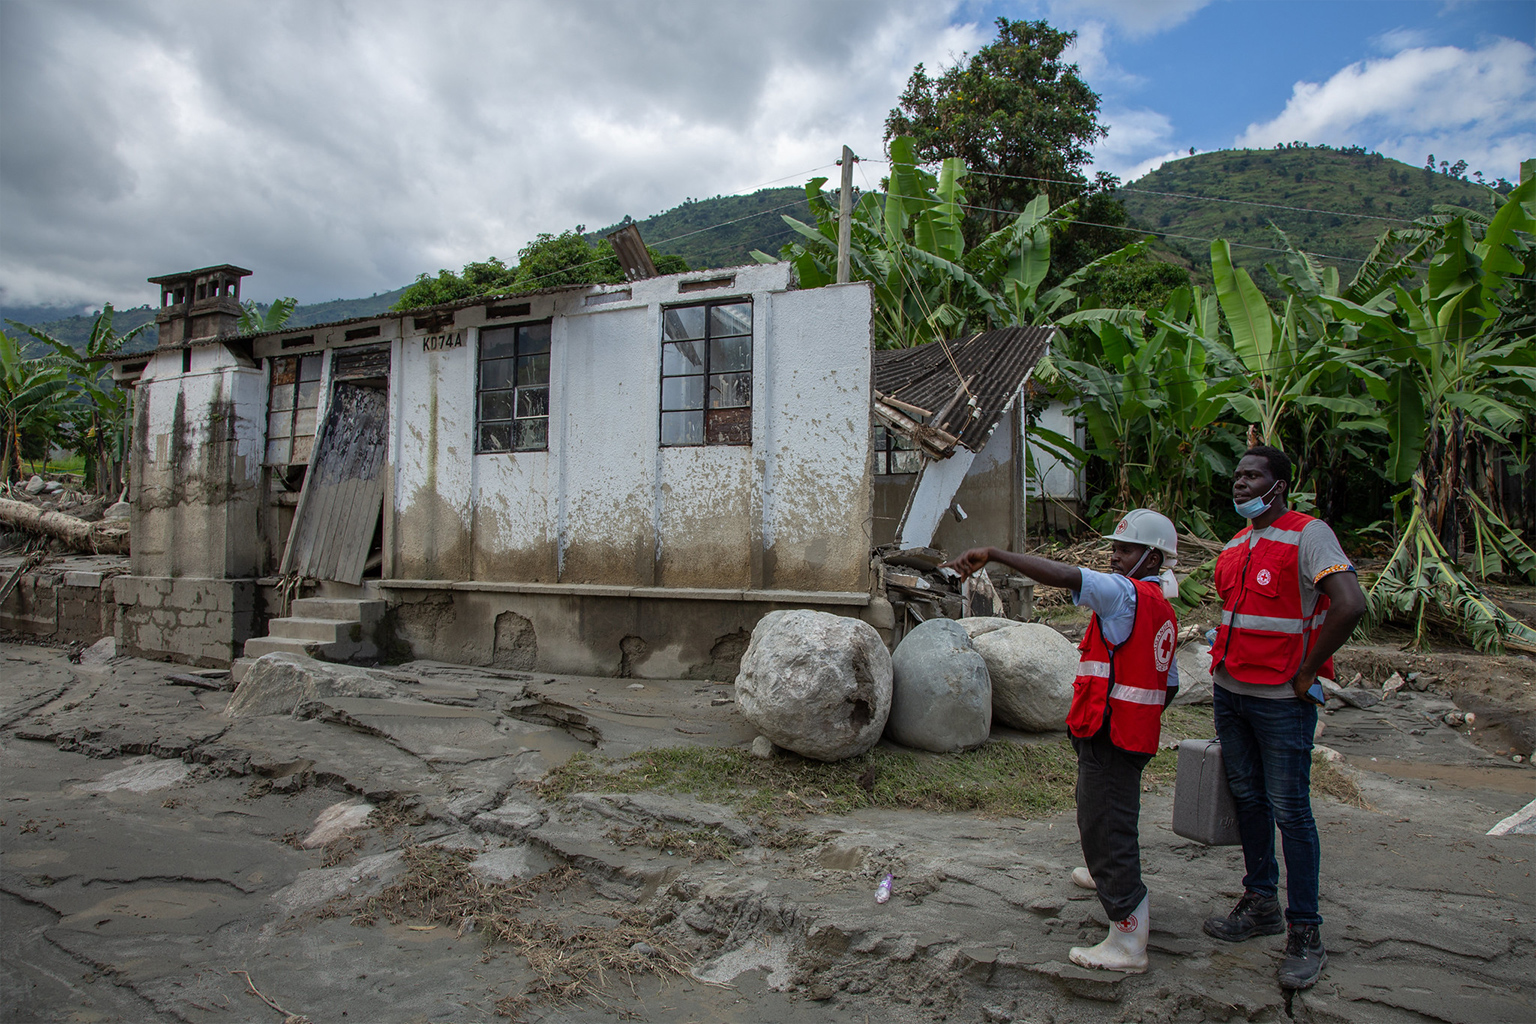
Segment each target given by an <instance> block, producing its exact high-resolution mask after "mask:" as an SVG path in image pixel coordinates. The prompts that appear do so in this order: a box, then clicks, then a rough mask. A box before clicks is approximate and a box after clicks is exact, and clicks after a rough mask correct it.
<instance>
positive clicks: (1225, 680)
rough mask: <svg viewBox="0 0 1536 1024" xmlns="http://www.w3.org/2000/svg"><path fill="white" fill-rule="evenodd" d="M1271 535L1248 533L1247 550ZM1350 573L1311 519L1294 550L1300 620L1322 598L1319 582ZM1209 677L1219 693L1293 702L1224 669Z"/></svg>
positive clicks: (1329, 535) (1283, 691)
mask: <svg viewBox="0 0 1536 1024" xmlns="http://www.w3.org/2000/svg"><path fill="white" fill-rule="evenodd" d="M1271 532H1274V533H1279V532H1282V531H1279V530H1276V529H1275V527H1273V526H1270V527H1266V528H1265V529H1263V530H1252V531H1250V532H1249V534H1248V546H1249V547H1250V548H1251V547H1253V546H1254V545H1255V544H1257V543H1258V542H1259V539H1260V538H1261V537H1265V536H1268V535H1270V533H1271ZM1354 571H1355V566H1354V563H1352V562H1351V561H1350V560H1349V556H1348V555H1346V554H1344V549H1343V548H1342V547H1340V546H1339V538H1337V537H1335V536H1334V534H1333V530H1331V529H1330V528H1329V526H1328V524H1327V523H1325V522H1323V521H1322V520H1321V519H1314V520H1312V521H1311V522H1310V523H1308V524H1307V525H1306V526H1304V527H1302V530H1301V540H1300V541H1299V542H1298V544H1297V548H1296V575H1297V577H1298V582H1299V583H1300V585H1301V617H1302V618H1304V619H1305V618H1307V617H1308V616H1310V615H1311V614H1312V609H1313V608H1316V607H1317V599H1318V597H1319V596H1321V594H1322V591H1320V590H1318V589H1317V584H1318V581H1319V580H1321V579H1322V578H1323V577H1324V576H1327V575H1329V574H1331V573H1336V572H1354ZM1325 614H1326V613H1325ZM1211 677H1212V679H1213V680H1214V681H1215V683H1216V685H1217V686H1219V687H1221V688H1222V689H1223V690H1229V691H1231V692H1232V693H1239V694H1242V695H1243V696H1246V697H1266V698H1269V699H1271V700H1296V699H1297V697H1296V693H1295V691H1294V690H1292V689H1291V688H1290V687H1289V686H1284V685H1281V686H1265V685H1262V684H1259V683H1245V682H1243V681H1242V680H1240V679H1233V678H1232V677H1231V676H1230V675H1228V674H1227V670H1226V668H1225V667H1217V668H1216V669H1215V671H1213V672H1212V673H1211Z"/></svg>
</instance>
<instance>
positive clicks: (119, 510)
mask: <svg viewBox="0 0 1536 1024" xmlns="http://www.w3.org/2000/svg"><path fill="white" fill-rule="evenodd" d="M101 518H103V519H132V518H133V506H132V505H130V504H128V502H126V501H114V502H113V503H112V504H110V505H108V506H107V510H106V511H105V512H103V513H102V514H101Z"/></svg>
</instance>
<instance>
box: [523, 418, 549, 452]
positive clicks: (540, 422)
mask: <svg viewBox="0 0 1536 1024" xmlns="http://www.w3.org/2000/svg"><path fill="white" fill-rule="evenodd" d="M548 447H549V420H546V419H536V420H518V421H517V448H518V450H519V451H539V450H542V449H544V448H548Z"/></svg>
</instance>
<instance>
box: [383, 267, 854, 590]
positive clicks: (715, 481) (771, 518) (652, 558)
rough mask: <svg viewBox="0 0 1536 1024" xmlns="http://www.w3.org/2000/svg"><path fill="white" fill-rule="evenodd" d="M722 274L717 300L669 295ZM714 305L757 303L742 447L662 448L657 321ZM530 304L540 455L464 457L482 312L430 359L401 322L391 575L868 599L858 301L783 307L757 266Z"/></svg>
mask: <svg viewBox="0 0 1536 1024" xmlns="http://www.w3.org/2000/svg"><path fill="white" fill-rule="evenodd" d="M726 273H729V274H733V275H734V276H735V280H734V282H733V283H732V284H731V285H730V286H729V287H726V288H722V289H718V290H714V291H701V292H688V293H679V291H678V285H679V282H680V281H687V280H693V279H698V278H701V277H715V276H720V275H722V274H726ZM727 297H750V298H751V299H752V301H753V414H752V415H753V425H752V439H753V440H752V445H751V446H750V447H748V446H706V447H698V448H662V447H660V445H659V444H658V436H657V435H658V418H659V417H658V409H659V400H660V363H661V311H662V309H663V307H664V306H670V305H687V304H691V303H694V302H699V301H706V300H712V299H716V298H727ZM594 299H596V300H599V301H596V302H594V301H593V300H594ZM607 299H615V300H616V301H601V300H607ZM532 302H533V306H534V308H533V309H532V311H531V313H530V315H529V318H528V319H531V320H536V319H541V318H543V317H544V316H549V317H551V318H552V324H553V327H552V330H551V352H550V425H549V450H548V451H547V452H517V453H506V454H487V455H478V456H477V455H474V454H473V452H474V436H473V430H474V425H475V375H476V353H477V352H478V347H479V346H478V334H479V322H483V307H470V308H466V309H461V310H459V311H458V314H459V318H458V321H457V323H456V324H455V325H454V328H453V329H454V330H464V331H465V332H466V337H465V344H464V345H463V346H462V347H457V348H450V349H443V350H436V351H425V350H424V348H423V345H422V337H423V336H424V335H425V333H426V332H424V331H413V330H412V329H411V327H412V319H411V318H402V319H401V327H402V335H403V337H402V338H401V340H400V341H399V342H398V343H397V345H396V348H395V353H394V365H393V368H392V373H391V380H392V389H391V401H392V403H393V416H392V429H391V435H392V436H391V439H390V450H391V456H392V463H393V466H394V488H393V507H394V510H395V512H394V515H395V517H396V518H395V521H394V522H393V523H392V531H391V536H392V537H393V552H392V555H393V558H392V563H391V564H392V574H393V575H395V576H399V577H402V578H416V579H455V580H465V579H480V580H491V581H508V582H561V583H585V584H599V585H602V584H607V585H614V586H666V587H708V588H731V589H758V588H770V589H790V590H815V591H861V590H864V589H866V588H867V585H868V549H869V523H868V519H869V515H870V507H869V506H870V487H869V476H868V472H869V468H868V449H869V387H870V384H869V381H870V315H871V300H870V293H869V288H868V286H867V285H864V284H856V285H842V286H833V287H828V288H818V289H811V290H805V291H800V290H790V288H789V268H788V265H787V264H772V265H768V266H754V267H738V268H734V269H733V270H730V271H712V272H703V273H695V274H684V275H674V276H669V277H663V278H654V279H651V280H648V281H640V282H635V283H633V284H631V285H625V286H604V287H602V288H592V289H586V290H580V291H571V292H564V293H560V294H558V295H554V296H535V297H533V298H532ZM477 318H479V319H478V320H477Z"/></svg>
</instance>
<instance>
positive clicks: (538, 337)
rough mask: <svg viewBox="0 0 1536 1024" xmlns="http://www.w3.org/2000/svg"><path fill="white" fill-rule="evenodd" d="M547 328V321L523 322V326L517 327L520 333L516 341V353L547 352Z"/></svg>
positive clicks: (548, 326)
mask: <svg viewBox="0 0 1536 1024" xmlns="http://www.w3.org/2000/svg"><path fill="white" fill-rule="evenodd" d="M549 328H550V325H549V324H547V323H545V324H525V325H524V326H522V327H519V328H518V330H519V331H521V332H522V334H521V336H520V337H519V338H518V341H517V351H518V354H519V355H528V354H529V353H531V352H548V351H549ZM546 365H547V364H546Z"/></svg>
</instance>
